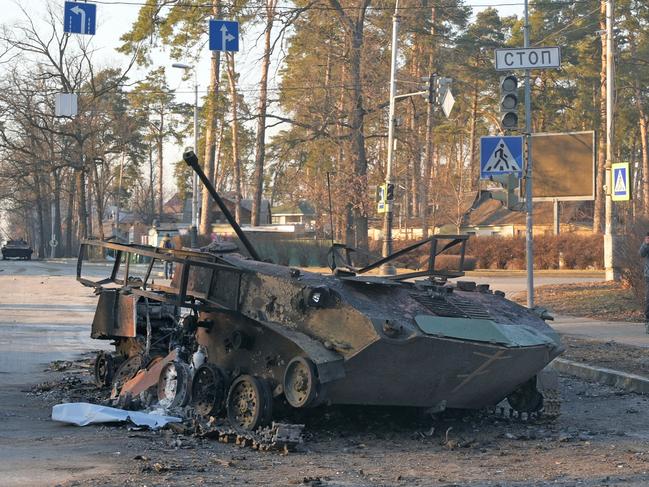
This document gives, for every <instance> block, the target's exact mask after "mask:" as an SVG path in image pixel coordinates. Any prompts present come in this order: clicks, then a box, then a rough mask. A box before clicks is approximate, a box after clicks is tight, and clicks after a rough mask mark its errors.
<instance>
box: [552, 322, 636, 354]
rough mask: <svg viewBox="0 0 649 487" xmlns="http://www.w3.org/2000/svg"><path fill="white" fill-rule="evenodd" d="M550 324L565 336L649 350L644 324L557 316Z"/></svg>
mask: <svg viewBox="0 0 649 487" xmlns="http://www.w3.org/2000/svg"><path fill="white" fill-rule="evenodd" d="M548 324H549V325H550V326H551V327H552V328H554V329H555V330H557V331H558V332H559V333H561V334H564V335H572V336H575V337H580V338H587V339H590V340H596V341H600V342H616V343H621V344H624V345H633V346H636V347H645V348H649V335H647V333H646V332H645V327H644V323H629V322H624V321H598V320H593V319H590V318H578V317H574V316H555V318H554V321H551V322H549V323H548Z"/></svg>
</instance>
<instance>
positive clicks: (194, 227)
mask: <svg viewBox="0 0 649 487" xmlns="http://www.w3.org/2000/svg"><path fill="white" fill-rule="evenodd" d="M172 67H174V68H178V69H184V70H185V71H187V70H190V69H191V70H193V71H194V150H195V151H196V152H198V80H197V77H196V69H194V66H191V65H189V64H184V63H173V64H172ZM189 238H190V246H191V247H192V248H196V247H197V246H198V176H197V175H196V173H193V174H192V218H191V227H190V229H189Z"/></svg>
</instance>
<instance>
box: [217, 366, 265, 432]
mask: <svg viewBox="0 0 649 487" xmlns="http://www.w3.org/2000/svg"><path fill="white" fill-rule="evenodd" d="M272 404H273V396H272V394H271V390H270V386H269V385H268V382H266V381H265V380H264V379H260V378H258V377H253V376H251V375H242V376H239V377H238V378H237V379H235V381H234V382H233V383H232V385H231V386H230V391H229V393H228V399H227V401H226V409H227V413H228V419H229V420H230V423H232V425H233V426H234V427H235V428H241V429H244V430H255V429H257V428H258V427H259V426H264V425H266V424H268V423H269V422H270V420H271V418H272Z"/></svg>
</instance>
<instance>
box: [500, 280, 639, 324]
mask: <svg viewBox="0 0 649 487" xmlns="http://www.w3.org/2000/svg"><path fill="white" fill-rule="evenodd" d="M512 299H513V300H514V301H516V302H517V303H520V304H525V302H526V300H527V293H526V292H521V293H517V294H515V295H514V296H512ZM535 302H536V304H537V305H538V306H543V307H545V308H548V309H549V310H550V311H551V313H553V314H558V315H567V316H582V317H588V318H595V319H599V320H603V321H608V320H613V321H644V314H643V310H642V303H640V302H638V300H637V298H636V296H635V295H634V293H633V291H632V290H631V289H628V288H626V287H624V286H622V285H621V284H620V283H614V282H588V283H575V284H558V285H556V284H552V285H547V286H540V287H538V288H536V289H535Z"/></svg>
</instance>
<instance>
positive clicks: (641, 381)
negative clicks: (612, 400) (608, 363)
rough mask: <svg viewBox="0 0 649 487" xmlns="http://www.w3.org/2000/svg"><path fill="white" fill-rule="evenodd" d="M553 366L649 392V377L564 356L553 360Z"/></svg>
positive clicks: (583, 376) (568, 371) (601, 382)
mask: <svg viewBox="0 0 649 487" xmlns="http://www.w3.org/2000/svg"><path fill="white" fill-rule="evenodd" d="M552 367H553V368H554V370H556V371H557V372H561V373H563V374H569V375H574V376H577V377H580V378H582V379H587V380H592V381H594V382H599V383H600V384H606V385H609V386H614V387H619V388H620V389H624V390H626V391H630V392H639V393H640V394H649V378H647V377H643V376H641V375H636V374H628V373H626V372H621V371H619V370H613V369H607V368H605V367H596V366H594V365H588V364H583V363H580V362H573V361H572V360H566V359H564V358H556V359H554V360H553V361H552Z"/></svg>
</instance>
